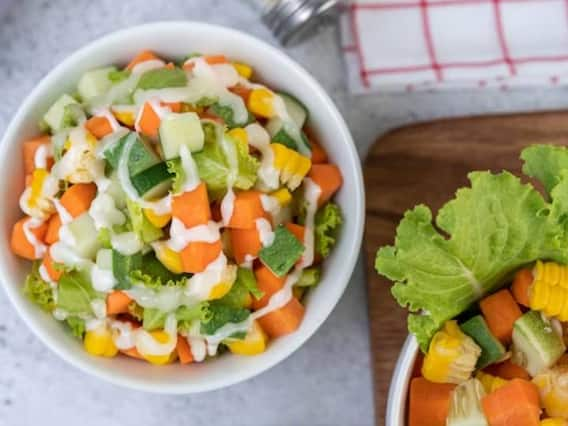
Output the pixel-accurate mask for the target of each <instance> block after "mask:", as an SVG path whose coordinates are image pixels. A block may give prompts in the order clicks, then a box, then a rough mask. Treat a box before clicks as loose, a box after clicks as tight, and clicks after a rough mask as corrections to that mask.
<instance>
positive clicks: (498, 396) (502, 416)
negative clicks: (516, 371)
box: [481, 379, 540, 426]
mask: <svg viewBox="0 0 568 426" xmlns="http://www.w3.org/2000/svg"><path fill="white" fill-rule="evenodd" d="M481 405H482V407H483V412H484V414H485V417H486V418H487V422H488V423H489V426H538V425H539V418H540V403H539V396H538V389H537V387H536V386H535V385H534V384H533V383H531V382H529V381H527V380H523V379H513V380H511V381H510V382H508V383H507V384H506V385H504V386H502V387H500V388H499V389H497V390H495V391H493V392H491V393H490V394H489V395H486V396H484V397H483V398H482V400H481Z"/></svg>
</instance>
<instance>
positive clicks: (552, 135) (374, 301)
mask: <svg viewBox="0 0 568 426" xmlns="http://www.w3.org/2000/svg"><path fill="white" fill-rule="evenodd" d="M534 143H553V144H563V145H568V112H547V113H538V114H517V115H506V116H487V117H472V118H463V119H450V120H441V121H435V122H431V123H425V124H416V125H412V126H408V127H403V128H400V129H397V130H394V131H392V132H390V133H388V134H386V135H385V136H383V137H381V138H380V139H379V140H378V141H377V142H376V144H375V145H374V146H373V148H372V149H371V150H370V152H369V156H368V157H367V160H366V163H365V166H364V174H365V188H366V191H367V219H366V231H365V244H366V254H367V270H368V297H369V315H370V320H371V349H372V352H373V368H374V385H375V407H376V419H377V424H378V425H384V422H385V421H384V418H385V407H386V398H387V393H388V388H389V384H390V379H391V375H392V371H393V369H394V366H395V364H396V360H397V357H398V353H399V351H400V348H401V346H402V344H403V342H404V339H405V338H406V335H407V332H406V312H405V311H404V310H403V309H401V308H399V307H398V305H397V304H396V302H395V301H394V300H393V298H392V297H391V296H390V292H389V288H390V283H389V282H388V281H387V280H385V279H383V278H380V277H379V276H378V275H377V274H376V272H375V270H374V267H373V265H374V259H375V253H376V250H377V248H378V247H379V246H382V245H386V244H392V243H393V241H394V235H395V229H396V225H397V224H398V222H399V221H400V219H401V218H402V214H403V213H404V211H406V210H407V209H409V208H412V207H414V206H415V205H416V204H419V203H425V204H428V205H429V206H430V207H431V208H432V210H433V212H436V211H437V209H438V208H439V207H440V206H441V205H442V204H444V202H445V201H447V200H449V199H450V198H452V197H453V195H454V193H455V191H456V189H457V188H459V187H461V186H464V185H466V184H467V182H468V181H467V178H466V176H467V173H468V172H469V171H471V170H492V171H495V172H498V171H501V170H502V169H508V170H510V171H512V172H514V173H516V174H519V173H520V170H521V161H520V160H519V153H520V151H521V149H522V148H523V147H525V146H527V145H531V144H534Z"/></svg>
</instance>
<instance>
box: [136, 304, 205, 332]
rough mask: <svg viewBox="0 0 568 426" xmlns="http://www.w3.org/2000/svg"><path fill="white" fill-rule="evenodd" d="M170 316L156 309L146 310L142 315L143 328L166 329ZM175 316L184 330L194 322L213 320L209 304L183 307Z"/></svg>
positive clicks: (150, 329)
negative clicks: (167, 319)
mask: <svg viewBox="0 0 568 426" xmlns="http://www.w3.org/2000/svg"><path fill="white" fill-rule="evenodd" d="M168 314H169V313H168V312H164V311H161V310H159V309H156V308H145V309H144V313H143V315H142V326H143V327H144V329H145V330H148V331H152V330H156V329H160V328H164V325H165V323H166V318H167V317H168ZM175 316H176V319H177V321H178V328H180V329H182V330H183V329H187V328H188V327H190V326H191V323H192V322H193V321H199V322H201V323H206V322H208V321H209V320H210V318H211V312H210V310H209V303H208V302H201V303H198V304H197V305H193V306H186V305H182V306H180V307H179V308H177V309H176V311H175Z"/></svg>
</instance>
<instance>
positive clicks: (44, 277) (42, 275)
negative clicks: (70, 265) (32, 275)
mask: <svg viewBox="0 0 568 426" xmlns="http://www.w3.org/2000/svg"><path fill="white" fill-rule="evenodd" d="M38 272H39V276H40V278H41V279H42V280H44V281H45V282H46V283H48V284H56V283H55V281H53V280H52V279H51V277H50V276H49V273H48V272H47V268H46V267H45V265H44V264H43V263H42V264H41V266H40V267H39V271H38Z"/></svg>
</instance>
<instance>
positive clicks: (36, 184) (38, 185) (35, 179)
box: [28, 169, 48, 208]
mask: <svg viewBox="0 0 568 426" xmlns="http://www.w3.org/2000/svg"><path fill="white" fill-rule="evenodd" d="M47 176H48V172H47V170H45V169H35V170H34V172H33V174H32V184H31V188H32V189H31V191H30V198H29V200H28V206H30V207H31V208H34V207H36V206H37V204H38V200H39V199H40V198H41V193H42V191H43V183H44V182H45V178H47Z"/></svg>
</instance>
